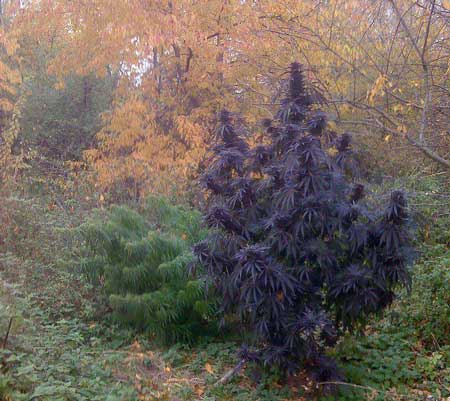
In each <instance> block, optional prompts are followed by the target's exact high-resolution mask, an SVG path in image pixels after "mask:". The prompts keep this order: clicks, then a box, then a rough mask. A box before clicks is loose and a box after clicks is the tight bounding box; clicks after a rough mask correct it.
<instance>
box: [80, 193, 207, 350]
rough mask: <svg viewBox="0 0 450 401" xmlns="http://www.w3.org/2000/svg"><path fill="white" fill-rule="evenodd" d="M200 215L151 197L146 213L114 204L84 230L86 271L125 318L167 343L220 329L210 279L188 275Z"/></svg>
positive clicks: (198, 236)
mask: <svg viewBox="0 0 450 401" xmlns="http://www.w3.org/2000/svg"><path fill="white" fill-rule="evenodd" d="M200 223H201V219H200V215H199V214H198V213H197V212H195V211H192V210H189V209H185V208H182V207H176V206H172V205H170V204H168V203H167V202H166V201H165V200H163V199H159V198H151V199H150V200H149V202H148V204H147V206H146V207H145V208H144V211H143V212H142V213H138V212H136V211H133V210H131V209H130V208H128V207H125V206H120V207H119V206H113V207H112V208H111V209H110V211H109V212H108V213H107V214H106V216H104V215H103V216H100V215H99V216H98V217H96V218H93V219H91V220H89V221H88V222H86V223H85V224H83V225H82V226H81V228H80V232H81V233H82V237H83V239H84V242H85V245H86V249H87V257H85V258H84V259H83V260H82V270H83V272H84V273H85V274H86V276H87V277H88V278H89V279H90V281H91V282H92V283H93V284H94V285H96V286H98V287H99V288H101V289H102V290H103V291H104V293H105V294H106V295H107V296H108V303H109V305H110V307H111V308H112V309H113V311H114V316H115V317H116V318H118V320H119V321H120V322H123V323H126V324H130V325H132V326H134V327H136V328H137V329H140V330H145V331H149V332H150V333H152V334H154V335H155V336H156V337H157V338H159V339H161V340H163V341H165V342H171V341H188V342H189V341H192V340H194V339H195V338H196V337H198V336H199V335H204V334H205V333H208V332H210V331H211V330H212V329H213V327H214V322H213V319H211V317H212V316H213V311H214V303H213V302H212V301H211V300H208V299H207V298H206V296H205V293H204V283H203V282H202V281H200V280H195V279H192V278H190V277H188V273H187V272H188V268H187V267H188V265H189V264H190V263H192V262H193V256H192V253H191V250H190V248H191V245H192V244H193V243H194V242H195V241H198V240H199V239H202V238H203V237H204V236H205V231H204V230H202V229H201V228H200Z"/></svg>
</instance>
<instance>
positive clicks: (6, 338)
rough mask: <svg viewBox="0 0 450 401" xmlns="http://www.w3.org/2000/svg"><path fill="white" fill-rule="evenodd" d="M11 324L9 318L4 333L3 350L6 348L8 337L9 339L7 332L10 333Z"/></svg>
mask: <svg viewBox="0 0 450 401" xmlns="http://www.w3.org/2000/svg"><path fill="white" fill-rule="evenodd" d="M12 322H13V318H12V317H11V318H9V324H8V330H7V331H6V335H5V338H4V339H3V349H5V348H6V344H7V343H8V337H9V332H10V331H11V326H12Z"/></svg>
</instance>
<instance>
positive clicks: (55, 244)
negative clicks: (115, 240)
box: [0, 181, 450, 401]
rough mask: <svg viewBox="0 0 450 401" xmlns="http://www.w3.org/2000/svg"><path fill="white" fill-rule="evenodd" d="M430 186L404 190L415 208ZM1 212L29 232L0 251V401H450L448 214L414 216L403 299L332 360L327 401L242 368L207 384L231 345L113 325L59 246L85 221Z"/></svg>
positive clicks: (232, 355) (230, 360)
mask: <svg viewBox="0 0 450 401" xmlns="http://www.w3.org/2000/svg"><path fill="white" fill-rule="evenodd" d="M417 182H418V181H417ZM415 185H418V184H415ZM433 185H434V186H431V188H430V185H429V184H427V185H426V186H425V185H424V188H423V189H422V188H416V187H414V191H415V193H417V195H416V196H415V198H414V202H415V203H416V204H417V205H419V204H420V203H424V204H426V205H428V204H429V202H430V201H429V194H430V193H432V192H433V191H439V190H441V186H440V184H439V183H437V184H433ZM422 193H423V196H422V195H421V194H422ZM422 198H423V199H422ZM11 202H12V203H10V204H9V203H3V206H4V207H6V208H9V210H18V211H19V212H21V213H22V211H23V217H21V218H19V219H18V220H17V221H19V222H25V223H28V225H25V224H24V228H23V230H22V231H20V232H17V233H16V232H15V231H14V232H13V234H12V235H15V236H16V237H13V239H12V240H11V241H10V242H9V243H8V244H7V246H6V247H5V248H6V249H0V401H22V400H23V401H25V400H26V401H135V400H146V401H194V400H201V401H277V400H280V401H281V400H296V401H302V400H303V401H305V400H321V401H322V400H325V399H328V400H336V399H337V400H341V401H362V400H370V401H375V400H378V401H400V400H407V401H450V341H449V338H450V333H449V328H450V312H449V311H450V309H449V304H450V269H449V266H450V230H449V229H448V223H447V222H448V220H447V217H446V216H448V215H450V211H448V210H447V208H448V205H445V210H444V211H440V210H439V209H438V208H436V207H435V206H434V205H433V206H432V207H429V206H427V207H428V208H429V209H430V210H429V211H427V210H424V213H427V215H428V216H436V217H435V218H436V220H435V221H434V223H433V224H432V225H430V227H429V228H427V227H428V226H424V227H422V230H421V231H423V233H421V235H422V237H423V240H422V241H419V242H420V244H419V245H420V250H419V253H420V258H419V260H417V262H416V265H415V267H414V281H413V289H412V292H411V293H409V294H408V293H406V292H402V293H401V294H400V296H399V299H398V300H397V302H396V304H395V305H394V307H393V308H391V309H390V310H389V311H388V312H387V313H386V314H385V316H384V317H382V318H380V319H378V318H376V319H375V318H374V319H373V321H372V322H371V324H370V325H369V327H368V329H366V331H365V333H364V336H350V335H348V336H347V337H345V338H343V339H342V341H341V342H340V344H339V345H338V347H337V348H336V349H335V350H333V351H332V354H333V356H334V357H335V358H337V360H338V362H339V365H340V367H341V369H342V373H343V375H344V376H345V378H346V381H347V383H346V384H338V385H337V388H338V395H337V396H336V397H334V396H333V397H328V398H326V397H323V396H319V395H318V394H317V393H314V392H312V391H311V386H310V383H309V382H308V381H307V380H305V379H304V378H302V377H300V378H296V379H294V380H290V381H289V382H288V384H287V385H282V384H280V381H279V378H277V377H276V376H275V375H267V374H266V375H261V374H259V373H258V372H257V371H256V370H255V369H253V368H252V367H247V369H245V370H243V371H241V372H239V373H238V374H237V375H235V376H234V377H233V378H232V379H231V380H230V381H229V382H227V383H225V384H217V381H218V380H219V379H220V378H221V377H223V376H224V375H225V374H226V373H227V372H228V371H229V370H230V369H231V368H233V367H234V366H235V365H236V363H237V359H236V350H237V349H238V348H239V342H238V341H236V339H233V338H230V337H223V338H220V339H217V338H216V339H204V340H203V342H201V343H200V344H197V345H195V346H191V347H189V346H186V345H173V346H171V347H164V346H161V345H157V344H155V343H154V341H153V340H152V339H150V338H149V337H148V336H145V335H143V334H140V335H138V334H136V332H134V331H132V330H130V329H125V328H120V327H118V326H117V325H115V324H114V323H113V322H112V320H111V319H109V317H108V316H109V315H110V313H109V311H108V309H107V307H106V306H105V303H104V302H102V300H101V299H99V298H98V297H97V296H96V295H95V292H94V291H93V289H92V288H91V287H90V286H89V285H87V284H86V282H85V281H84V280H83V278H82V277H81V276H80V273H78V272H77V271H76V269H74V268H73V266H72V260H71V258H70V256H67V255H66V253H67V249H69V248H70V247H69V244H66V243H64V242H63V241H61V240H60V239H58V235H59V234H58V233H59V232H60V231H61V230H63V229H66V228H67V227H69V228H70V227H75V226H76V224H79V222H80V221H83V218H84V217H83V216H84V215H81V214H80V215H77V214H76V213H75V214H73V215H70V214H67V213H66V214H64V213H62V211H61V210H58V209H55V208H53V207H52V208H48V210H44V209H43V208H42V206H41V203H36V205H35V206H33V205H34V203H30V202H28V201H22V200H20V201H18V200H17V199H16V198H14V199H12V201H11ZM439 202H440V200H439ZM43 210H44V211H43ZM63 212H64V210H63ZM438 212H439V213H438ZM68 216H69V217H70V219H69V217H68ZM441 216H443V217H441ZM433 218H434V217H433ZM16 228H17V227H16ZM19 235H22V236H21V237H20V236H19ZM14 238H17V239H14ZM6 251H9V253H5V252H6ZM61 260H62V261H63V262H64V263H62V262H61ZM11 319H12V320H11ZM10 321H12V326H11V330H10V332H9V336H8V338H7V341H5V337H6V333H7V332H8V325H9V322H10ZM4 342H6V344H5V345H6V346H3V343H4ZM305 387H306V389H305Z"/></svg>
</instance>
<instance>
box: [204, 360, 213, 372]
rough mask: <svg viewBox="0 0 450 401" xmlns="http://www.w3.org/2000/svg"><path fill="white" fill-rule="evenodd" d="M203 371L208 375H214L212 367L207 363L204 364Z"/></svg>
mask: <svg viewBox="0 0 450 401" xmlns="http://www.w3.org/2000/svg"><path fill="white" fill-rule="evenodd" d="M205 370H206V371H207V372H208V373H209V374H213V373H214V370H213V367H212V366H211V364H209V363H208V362H207V363H206V364H205Z"/></svg>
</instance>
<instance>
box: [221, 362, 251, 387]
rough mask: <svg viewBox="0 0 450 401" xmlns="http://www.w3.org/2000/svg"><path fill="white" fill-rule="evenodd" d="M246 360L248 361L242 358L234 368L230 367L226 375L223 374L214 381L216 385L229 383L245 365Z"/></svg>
mask: <svg viewBox="0 0 450 401" xmlns="http://www.w3.org/2000/svg"><path fill="white" fill-rule="evenodd" d="M246 362H247V360H246V359H242V360H240V361H239V363H238V364H237V365H236V366H235V367H234V368H233V369H230V370H229V371H228V372H227V373H225V375H223V376H222V377H221V378H220V379H219V380H217V381H216V382H215V383H214V386H217V385H219V384H225V383H227V382H228V381H229V380H231V379H232V378H233V377H234V376H235V375H237V374H238V373H239V372H240V371H241V369H242V368H243V367H244V365H245V364H246Z"/></svg>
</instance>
